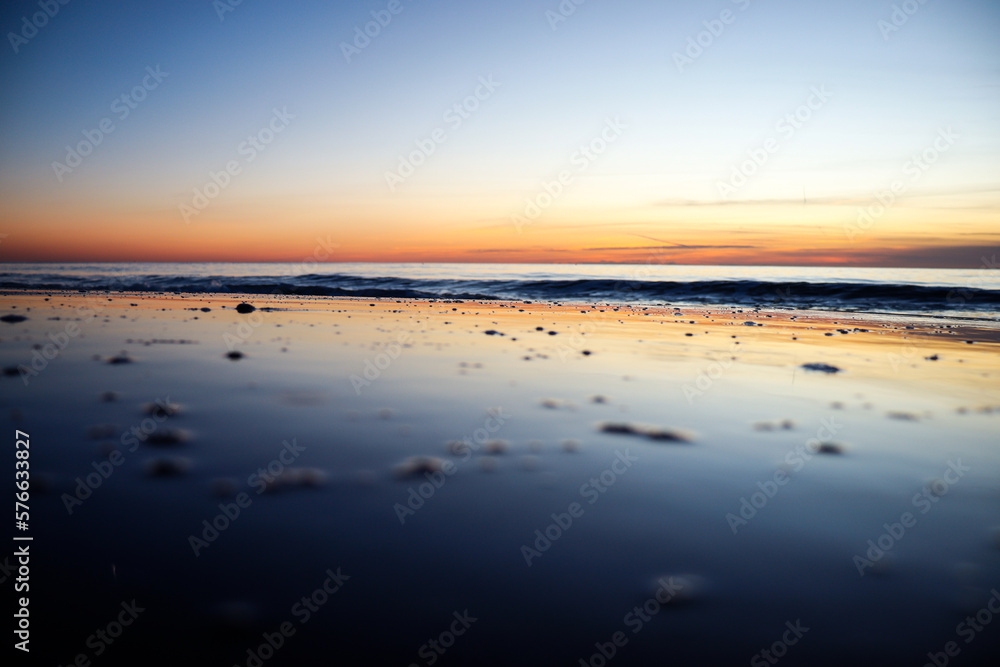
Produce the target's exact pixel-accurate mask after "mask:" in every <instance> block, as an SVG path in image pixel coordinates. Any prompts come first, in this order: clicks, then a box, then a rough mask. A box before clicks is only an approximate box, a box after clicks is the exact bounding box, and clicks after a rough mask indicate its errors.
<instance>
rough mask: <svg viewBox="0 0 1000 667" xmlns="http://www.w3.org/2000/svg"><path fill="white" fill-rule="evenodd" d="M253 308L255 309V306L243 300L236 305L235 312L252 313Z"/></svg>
mask: <svg viewBox="0 0 1000 667" xmlns="http://www.w3.org/2000/svg"><path fill="white" fill-rule="evenodd" d="M255 310H257V308H256V307H255V306H251V305H250V304H249V303H246V302H243V303H241V304H239V305H238V306H236V312H237V313H252V312H253V311H255Z"/></svg>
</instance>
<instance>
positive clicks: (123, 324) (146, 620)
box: [0, 293, 1000, 667]
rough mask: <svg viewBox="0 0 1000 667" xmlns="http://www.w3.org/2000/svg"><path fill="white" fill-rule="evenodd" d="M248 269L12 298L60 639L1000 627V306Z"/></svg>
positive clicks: (604, 652)
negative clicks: (711, 304)
mask: <svg viewBox="0 0 1000 667" xmlns="http://www.w3.org/2000/svg"><path fill="white" fill-rule="evenodd" d="M240 301H241V300H240V299H239V298H235V297H233V296H232V295H208V296H206V295H189V296H183V295H149V294H101V295H96V296H95V295H84V294H65V293H53V294H5V295H3V296H2V297H0V311H2V312H0V315H5V316H6V315H21V316H26V317H27V318H28V319H26V320H24V321H10V320H17V319H18V318H17V317H13V318H11V317H8V318H6V320H4V321H3V322H0V366H2V367H3V368H4V371H5V375H4V376H3V377H0V420H2V424H3V428H4V437H5V438H7V442H8V443H9V447H10V448H11V449H13V448H14V446H15V444H14V443H15V430H16V429H19V430H20V431H22V432H24V433H27V434H28V435H29V436H30V452H31V455H30V473H31V481H32V487H31V497H30V501H29V505H30V527H29V530H28V531H24V532H19V531H17V530H15V529H14V527H13V526H12V528H11V532H12V533H14V534H19V535H28V536H32V537H33V538H34V540H33V542H31V543H30V553H31V561H30V615H31V616H30V618H31V643H30V647H31V649H32V650H31V657H32V659H33V660H34V661H36V662H34V663H33V664H48V665H69V664H80V665H85V664H93V665H108V664H130V665H146V664H192V665H220V666H224V667H228V666H230V665H245V666H249V667H253V666H254V665H279V664H280V665H328V664H364V665H382V664H396V665H410V664H416V665H432V664H441V665H493V664H497V665H580V664H583V665H594V666H595V667H597V666H600V665H603V664H614V665H669V664H683V665H728V664H748V663H749V664H751V665H768V664H775V663H776V662H779V661H780V663H781V664H784V665H876V664H877V665H897V664H898V665H914V666H919V665H923V664H935V661H936V664H938V665H943V664H945V663H946V661H947V664H952V665H978V664H991V663H990V659H991V658H993V657H995V656H996V655H997V651H998V647H1000V616H998V615H997V614H998V613H1000V592H998V591H1000V447H998V444H1000V437H998V436H1000V382H998V378H1000V355H998V354H997V353H998V351H1000V343H998V340H1000V335H998V334H1000V331H998V328H997V325H996V324H995V323H992V324H991V323H982V322H979V323H976V322H964V323H963V322H951V321H945V320H933V319H926V318H925V319H919V318H900V317H889V316H874V315H870V316H860V315H848V314H843V313H840V314H838V313H825V314H824V313H808V314H806V313H802V312H800V311H783V312H751V311H744V312H738V311H731V310H720V309H692V308H687V307H685V308H682V309H680V310H676V309H672V308H655V309H654V308H650V309H642V308H632V307H619V308H615V307H611V306H595V307H591V306H586V307H580V306H549V305H539V304H524V303H517V302H507V303H499V302H496V303H493V302H491V303H469V302H456V303H450V302H441V301H438V302H430V303H428V302H417V301H394V300H384V301H372V300H348V299H320V298H317V299H303V298H295V299H286V298H282V297H274V298H260V297H254V298H252V299H250V301H251V303H253V304H254V305H255V306H257V307H258V308H261V307H270V308H273V310H256V311H254V312H251V313H238V312H237V311H236V310H235V306H236V305H237V304H239V303H240ZM206 309H207V310H206ZM748 322H749V323H752V324H747V323H748ZM231 353H233V354H231ZM237 353H238V354H237ZM807 364H824V365H827V366H829V367H824V366H820V367H817V368H818V370H808V369H807V368H804V367H803V366H804V365H807ZM835 369H839V370H837V372H832V371H834V370H835ZM7 465H8V466H10V468H9V470H10V472H11V473H13V471H14V465H15V460H14V458H13V457H12V456H11V457H8V464H7ZM8 474H10V473H8ZM11 544H14V546H12V547H9V548H8V551H7V553H6V554H5V555H6V558H5V560H4V561H3V568H4V569H3V572H2V576H3V578H4V581H3V584H2V585H3V586H4V587H6V588H7V589H8V590H9V591H10V594H11V597H19V596H20V595H22V593H16V594H15V592H14V591H13V590H12V588H13V586H14V584H15V583H16V581H15V580H16V577H17V575H16V572H15V571H14V570H12V569H10V568H11V566H12V565H14V564H15V563H16V559H15V558H14V557H13V556H11V555H10V554H11V553H12V552H13V551H14V549H15V548H18V547H19V546H20V545H19V544H17V543H11ZM14 620H16V619H11V617H10V616H8V623H11V625H12V626H13V623H14ZM9 636H11V635H9V634H8V637H9ZM765 651H766V653H765ZM949 652H950V655H949ZM19 657H20V656H19ZM25 664H29V663H28V662H25Z"/></svg>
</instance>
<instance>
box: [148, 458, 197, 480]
mask: <svg viewBox="0 0 1000 667" xmlns="http://www.w3.org/2000/svg"><path fill="white" fill-rule="evenodd" d="M190 467H191V460H190V459H186V458H183V457H180V456H164V457H161V458H156V459H151V460H149V461H147V462H146V474H147V475H149V476H150V477H176V476H177V475H183V474H184V473H185V472H187V471H188V469H189V468H190Z"/></svg>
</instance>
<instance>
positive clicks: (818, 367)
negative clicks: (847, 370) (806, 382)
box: [801, 363, 843, 373]
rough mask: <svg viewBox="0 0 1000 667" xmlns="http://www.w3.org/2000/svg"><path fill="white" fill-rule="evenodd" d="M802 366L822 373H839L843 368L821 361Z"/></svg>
mask: <svg viewBox="0 0 1000 667" xmlns="http://www.w3.org/2000/svg"><path fill="white" fill-rule="evenodd" d="M801 367H802V368H804V369H806V370H807V371H818V372H820V373H839V372H841V370H843V369H840V368H837V367H836V366H831V365H830V364H821V363H816V364H802V366H801Z"/></svg>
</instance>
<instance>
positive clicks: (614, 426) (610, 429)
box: [597, 422, 694, 443]
mask: <svg viewBox="0 0 1000 667" xmlns="http://www.w3.org/2000/svg"><path fill="white" fill-rule="evenodd" d="M597 430H598V431H600V432H601V433H613V434H617V435H641V436H645V437H647V438H649V439H650V440H656V441H658V442H678V443H680V442H685V443H686V442H693V441H694V434H693V433H691V432H689V431H685V430H682V429H674V428H667V427H664V426H647V425H645V424H633V423H630V422H599V423H598V424H597Z"/></svg>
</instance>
